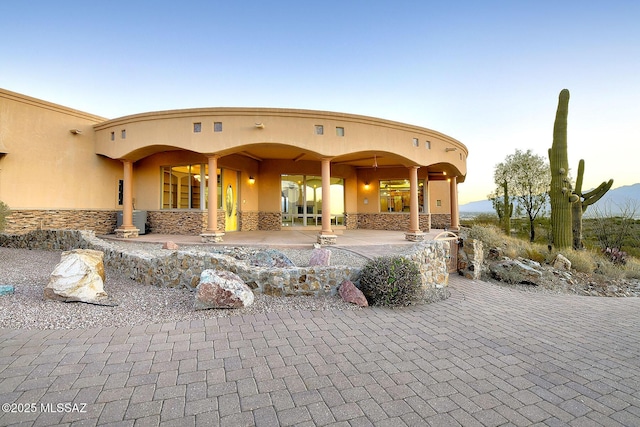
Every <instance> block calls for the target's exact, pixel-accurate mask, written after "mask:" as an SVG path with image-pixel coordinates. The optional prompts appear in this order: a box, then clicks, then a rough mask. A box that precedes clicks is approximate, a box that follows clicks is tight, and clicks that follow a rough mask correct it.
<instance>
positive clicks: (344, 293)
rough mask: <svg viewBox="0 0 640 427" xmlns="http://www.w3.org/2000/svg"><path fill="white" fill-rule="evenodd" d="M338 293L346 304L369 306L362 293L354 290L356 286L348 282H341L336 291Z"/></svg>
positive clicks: (356, 289)
mask: <svg viewBox="0 0 640 427" xmlns="http://www.w3.org/2000/svg"><path fill="white" fill-rule="evenodd" d="M338 293H339V294H340V296H341V297H342V299H343V300H345V301H346V302H350V303H353V304H357V305H359V306H360V307H368V306H369V303H368V302H367V298H366V297H365V296H364V294H363V293H362V291H361V290H360V289H358V288H356V285H354V284H353V283H351V281H350V280H345V281H344V282H342V284H341V285H340V288H339V289H338Z"/></svg>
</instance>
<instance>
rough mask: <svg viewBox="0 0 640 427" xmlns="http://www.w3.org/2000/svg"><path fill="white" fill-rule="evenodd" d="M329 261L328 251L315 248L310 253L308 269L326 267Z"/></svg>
mask: <svg viewBox="0 0 640 427" xmlns="http://www.w3.org/2000/svg"><path fill="white" fill-rule="evenodd" d="M330 261H331V251H330V250H329V249H322V248H315V249H314V250H313V251H311V259H310V260H309V267H317V266H319V267H328V266H329V263H330Z"/></svg>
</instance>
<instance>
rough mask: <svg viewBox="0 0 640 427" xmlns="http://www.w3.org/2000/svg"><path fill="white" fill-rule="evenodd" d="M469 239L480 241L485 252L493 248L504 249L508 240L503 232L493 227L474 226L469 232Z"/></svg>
mask: <svg viewBox="0 0 640 427" xmlns="http://www.w3.org/2000/svg"><path fill="white" fill-rule="evenodd" d="M467 237H468V238H469V239H475V240H480V241H481V242H482V245H483V247H484V250H485V252H486V251H488V250H489V249H491V248H502V247H503V244H504V242H505V239H506V236H505V235H504V233H503V232H502V230H500V229H499V228H498V227H496V226H493V225H486V226H483V225H474V226H473V227H471V229H469V231H468V232H467ZM485 255H486V253H485Z"/></svg>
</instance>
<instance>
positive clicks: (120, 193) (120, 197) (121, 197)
mask: <svg viewBox="0 0 640 427" xmlns="http://www.w3.org/2000/svg"><path fill="white" fill-rule="evenodd" d="M111 133H113V132H111ZM123 203H124V181H123V180H121V179H119V180H118V206H122V205H123Z"/></svg>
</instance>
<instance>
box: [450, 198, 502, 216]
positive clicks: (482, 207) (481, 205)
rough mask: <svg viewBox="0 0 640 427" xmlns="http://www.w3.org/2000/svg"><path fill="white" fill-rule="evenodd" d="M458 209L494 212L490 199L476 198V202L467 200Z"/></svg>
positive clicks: (462, 210) (461, 210)
mask: <svg viewBox="0 0 640 427" xmlns="http://www.w3.org/2000/svg"><path fill="white" fill-rule="evenodd" d="M458 209H459V210H460V212H475V213H485V212H490V213H493V212H495V210H494V209H493V203H491V200H478V201H477V202H469V203H466V204H464V205H460V206H459V208H458Z"/></svg>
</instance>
